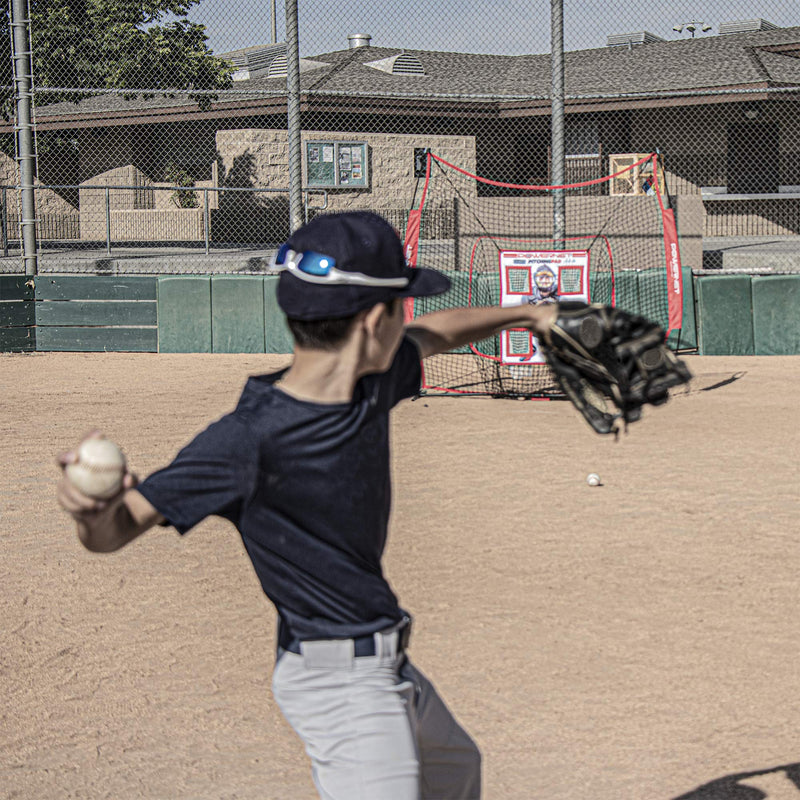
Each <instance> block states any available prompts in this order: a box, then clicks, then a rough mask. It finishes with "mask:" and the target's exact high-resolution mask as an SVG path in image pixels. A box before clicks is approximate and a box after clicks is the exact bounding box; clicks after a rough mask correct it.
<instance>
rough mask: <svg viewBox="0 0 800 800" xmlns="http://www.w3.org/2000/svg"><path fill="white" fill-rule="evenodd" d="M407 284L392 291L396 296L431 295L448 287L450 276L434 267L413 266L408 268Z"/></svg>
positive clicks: (442, 291)
mask: <svg viewBox="0 0 800 800" xmlns="http://www.w3.org/2000/svg"><path fill="white" fill-rule="evenodd" d="M410 272H411V278H410V280H409V282H408V286H406V287H405V288H404V289H400V290H396V291H395V292H394V294H395V296H396V297H431V296H432V295H435V294H443V293H444V292H446V291H447V290H448V289H449V288H450V278H448V277H447V275H444V274H442V273H441V272H438V271H437V270H435V269H428V268H427V267H415V268H414V269H412V270H410Z"/></svg>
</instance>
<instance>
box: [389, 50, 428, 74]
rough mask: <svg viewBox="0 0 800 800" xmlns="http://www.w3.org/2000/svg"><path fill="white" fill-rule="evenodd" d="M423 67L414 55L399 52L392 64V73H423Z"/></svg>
mask: <svg viewBox="0 0 800 800" xmlns="http://www.w3.org/2000/svg"><path fill="white" fill-rule="evenodd" d="M424 74H425V67H423V66H422V62H421V61H420V60H419V59H418V58H417V57H416V56H412V55H409V54H408V53H400V55H399V56H397V58H395V60H394V64H392V75H424Z"/></svg>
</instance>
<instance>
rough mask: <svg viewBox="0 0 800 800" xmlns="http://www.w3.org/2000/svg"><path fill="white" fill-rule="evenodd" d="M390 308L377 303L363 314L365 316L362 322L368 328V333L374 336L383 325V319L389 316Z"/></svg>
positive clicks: (384, 304)
mask: <svg viewBox="0 0 800 800" xmlns="http://www.w3.org/2000/svg"><path fill="white" fill-rule="evenodd" d="M388 312H389V307H388V306H387V305H386V303H376V304H375V305H374V306H372V307H371V308H368V309H367V310H366V311H362V312H361V313H362V314H363V315H364V318H363V320H362V324H363V325H364V327H365V328H366V330H367V332H368V333H370V334H372V333H375V331H376V330H377V329H378V326H379V325H380V324H381V321H382V320H383V317H384V316H385V315H386V314H388Z"/></svg>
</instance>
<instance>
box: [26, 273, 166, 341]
mask: <svg viewBox="0 0 800 800" xmlns="http://www.w3.org/2000/svg"><path fill="white" fill-rule="evenodd" d="M35 282H36V293H35V296H36V303H35V314H36V349H37V350H43V351H47V350H56V351H78V352H117V351H118V352H135V353H140V352H147V353H151V352H153V353H154V352H156V350H157V349H158V328H157V325H158V308H157V303H156V295H157V286H156V284H157V281H156V277H155V276H127V275H39V276H37V277H36V279H35Z"/></svg>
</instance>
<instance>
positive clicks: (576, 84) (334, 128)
mask: <svg viewBox="0 0 800 800" xmlns="http://www.w3.org/2000/svg"><path fill="white" fill-rule="evenodd" d="M348 44H349V46H348V47H347V48H346V49H342V50H339V51H336V52H331V53H322V54H317V55H314V56H313V57H311V58H305V59H302V60H301V93H302V129H303V139H304V146H303V162H304V164H303V169H304V185H305V187H306V188H308V189H309V193H308V194H307V197H308V202H309V205H310V206H311V207H319V206H320V205H322V204H323V203H325V204H326V207H327V208H328V209H345V208H358V207H367V208H373V209H376V210H380V211H383V212H384V213H387V214H389V215H390V216H391V215H392V214H398V215H402V214H403V213H404V212H405V211H406V210H407V209H408V208H410V207H411V206H412V204H413V202H414V194H415V190H416V187H417V179H416V177H415V171H414V169H415V150H419V149H420V148H425V147H429V148H431V149H432V150H434V151H435V152H437V153H439V154H441V155H442V156H444V157H445V158H447V159H448V160H451V161H454V162H455V163H458V164H460V165H462V166H464V167H465V168H466V169H469V170H471V171H473V170H474V171H475V172H477V173H478V174H480V175H485V176H488V177H491V178H493V179H495V180H499V181H505V182H509V183H521V184H546V183H548V182H549V175H550V169H549V142H550V97H549V92H550V57H549V55H548V54H543V55H523V56H493V55H475V54H467V53H446V52H436V51H423V50H410V49H404V50H400V49H395V48H388V47H375V46H372V43H371V41H370V39H369V37H368V36H365V35H358V36H354V37H350V42H349V43H348ZM227 55H228V57H229V58H230V59H231V60H232V61H233V62H234V64H235V65H236V66H237V68H238V72H237V74H235V75H234V78H235V81H234V91H233V92H231V93H228V94H225V96H219V97H218V98H217V99H214V100H213V101H211V102H206V103H204V104H203V105H202V106H201V105H199V104H198V101H197V99H196V98H191V97H189V96H187V95H186V94H180V95H175V96H172V97H167V96H157V97H149V98H143V97H134V98H130V97H125V96H123V95H120V94H105V95H99V96H95V97H91V98H88V99H84V100H81V101H80V102H78V103H71V102H62V103H58V104H52V105H49V106H44V107H40V108H38V110H37V116H36V119H37V127H38V131H39V136H40V137H41V138H43V139H46V138H47V137H48V136H49V137H50V140H51V141H53V142H55V141H57V142H58V146H57V147H56V146H55V145H54V146H53V147H52V148H51V149H49V150H48V149H45V150H44V151H42V149H41V148H40V156H39V180H40V182H41V183H42V184H59V185H61V186H64V185H68V186H74V187H76V188H74V189H58V190H40V191H39V193H38V194H39V217H40V219H42V222H43V224H44V223H45V221H46V220H47V219H49V218H52V219H53V220H57V219H60V218H72V219H73V220H77V223H78V225H77V229H78V233H77V235H78V236H79V237H80V238H82V239H84V240H96V239H101V238H103V236H102V234H103V232H104V231H105V228H106V225H107V218H111V217H113V219H112V222H111V225H112V231H111V235H112V238H114V239H121V240H125V239H137V240H139V239H150V240H152V239H164V240H174V239H197V238H202V237H203V236H207V235H210V236H211V237H212V238H213V239H214V240H215V241H249V240H254V239H259V240H263V239H264V238H265V237H266V238H267V239H270V238H271V239H274V240H276V241H277V240H279V239H280V237H281V236H282V234H283V232H284V230H285V227H286V224H287V223H286V220H287V209H286V203H287V201H286V195H285V189H286V188H287V186H288V178H287V168H288V146H287V136H286V53H285V48H283V47H281V46H280V45H278V46H275V45H271V46H266V47H263V48H247V49H245V50H241V51H236V52H235V53H230V54H227ZM565 75H566V95H567V99H566V113H567V123H566V124H567V129H566V142H567V151H568V154H569V162H568V163H569V165H570V166H569V171H568V176H572V177H574V178H580V177H583V176H599V175H602V174H606V173H607V171H608V169H609V164H610V162H609V157H610V156H612V155H614V154H627V153H647V152H651V151H653V150H659V151H660V152H661V153H662V154H663V157H664V163H665V165H666V171H667V181H668V186H669V189H670V191H671V193H672V194H673V195H678V196H680V197H684V198H686V202H684V204H683V207H682V208H681V206H680V204H679V215H680V214H681V213H683V214H684V216H685V218H687V219H688V216H689V215H691V216H692V217H693V218H694V222H693V226H692V227H693V228H694V229H699V230H702V232H703V235H705V236H727V235H759V234H762V235H788V234H797V233H800V114H798V110H800V27H792V28H775V27H774V26H771V25H769V24H768V23H765V22H764V21H763V20H749V21H744V22H742V23H728V24H726V25H724V26H721V27H720V33H719V35H714V36H705V37H701V38H693V39H682V40H676V41H665V40H663V39H660V38H659V37H657V36H654V35H652V34H649V33H647V32H639V33H633V34H623V35H618V36H610V37H609V45H608V46H607V47H604V48H597V49H592V50H581V51H574V52H569V53H567V54H566V57H565ZM206 100H208V98H206ZM6 130H10V128H9V126H8V125H7V126H6ZM326 148H330V149H326ZM342 153H344V156H346V158H343V157H342ZM329 158H332V159H334V160H333V161H331V160H329ZM340 159H341V160H340ZM357 159H358V160H357ZM348 163H349V165H350V166H349V167H347V169H342V170H340V169H339V168H338V167H339V165H340V164H348ZM4 166H5V173H6V174H5V183H6V184H8V185H11V184H13V183H14V182H15V181H14V180H13V161H11V160H10V159H8V158H6V161H5V165H4ZM356 167H357V169H356ZM175 175H181V176H187V177H188V181H187V182H188V183H190V184H194V186H195V187H198V188H199V189H208V187H211V186H214V187H217V186H219V187H226V188H239V189H257V190H258V191H251V192H249V193H245V192H240V193H238V194H237V193H234V192H226V193H224V194H219V193H218V192H216V191H207V192H205V193H203V192H202V191H201V192H195V193H194V195H193V197H194V200H193V201H191V203H190V204H189V205H191V204H192V203H196V206H195V207H184V206H186V205H187V204H186V203H185V202H183V201H182V200H181V198H176V197H175V193H174V192H166V191H159V187H164V186H167V185H169V184H170V183H172V182H174V178H175ZM170 176H171V177H172V178H173V181H170V180H168V178H169V177H170ZM81 185H82V186H83V187H86V186H106V185H108V186H126V187H132V188H127V189H124V190H123V189H118V190H114V191H112V192H108V193H107V192H104V190H103V189H90V188H79V187H81ZM311 189H313V190H314V191H311ZM476 192H478V193H479V194H480V193H484V194H492V193H505V194H508V193H513V190H503V189H493V188H492V187H476ZM107 197H109V198H110V199H109V200H106V198H107ZM206 198H208V199H206ZM106 204H108V205H109V206H110V207H109V209H108V211H109V214H108V215H107V214H106V213H105V211H106V208H105V206H106ZM206 206H207V208H206ZM157 219H160V220H161V222H157V221H156V220H157ZM208 225H210V228H211V231H210V234H209V231H208ZM698 226H699V228H698ZM52 227H53V230H54V231H55V230H56V229H59V230H60V228H59V225H58V224H56V223H55V222H53V223H52ZM64 229H65V230H66V228H64ZM70 230H75V225H73V226H72V228H71V229H70ZM40 235H42V236H43V237H46V235H47V234H46V232H43V233H42V234H40Z"/></svg>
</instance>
